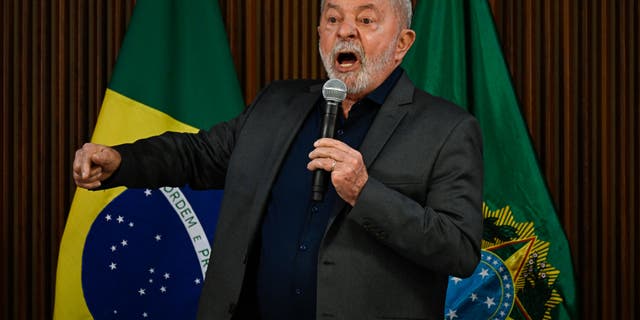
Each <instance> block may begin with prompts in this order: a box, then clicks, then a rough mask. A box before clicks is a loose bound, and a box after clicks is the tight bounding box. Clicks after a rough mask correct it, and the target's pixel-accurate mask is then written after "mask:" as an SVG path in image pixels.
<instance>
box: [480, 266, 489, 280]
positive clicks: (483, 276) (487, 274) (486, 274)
mask: <svg viewBox="0 0 640 320" xmlns="http://www.w3.org/2000/svg"><path fill="white" fill-rule="evenodd" d="M478 275H479V276H481V277H482V279H483V280H484V278H486V277H488V276H489V269H482V271H481V272H480V273H478Z"/></svg>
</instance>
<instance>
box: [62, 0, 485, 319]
mask: <svg viewBox="0 0 640 320" xmlns="http://www.w3.org/2000/svg"><path fill="white" fill-rule="evenodd" d="M321 6H322V8H321V9H322V10H321V12H322V13H321V17H320V25H319V26H318V34H319V39H320V41H319V47H320V55H321V57H322V61H323V63H324V66H325V68H326V71H327V74H328V75H329V77H330V78H332V79H338V80H340V81H342V82H343V83H344V84H346V90H345V94H346V95H345V96H344V97H343V98H344V100H342V101H341V108H340V109H338V112H337V114H336V115H335V118H336V120H335V124H334V125H333V126H332V127H331V128H332V130H331V131H332V132H331V135H329V136H331V137H333V138H327V137H323V136H322V135H321V134H320V132H321V131H322V130H321V129H322V128H323V123H324V120H323V118H324V117H325V109H326V108H325V107H326V105H327V103H325V100H324V99H323V96H322V94H321V91H322V87H323V86H322V84H323V81H310V80H291V81H279V82H275V83H272V84H270V85H269V86H267V87H266V88H265V89H263V90H262V92H261V93H260V94H259V95H258V97H257V98H256V99H255V100H254V101H253V103H252V104H251V105H250V106H249V107H247V108H246V110H245V111H244V112H243V113H242V114H241V115H239V116H238V117H237V118H235V119H233V120H231V121H229V122H225V123H220V124H217V125H215V126H213V127H212V128H211V129H210V130H208V131H200V132H199V133H196V134H187V133H173V132H168V133H165V134H162V135H160V136H156V137H151V138H148V139H143V140H139V141H136V142H135V143H132V144H124V145H118V146H113V147H108V146H103V145H97V144H91V143H87V144H85V145H84V146H83V147H82V148H81V149H79V150H78V151H77V152H76V157H75V160H74V164H73V176H74V179H75V182H76V184H77V185H78V186H80V187H84V188H87V189H104V188H111V187H115V186H127V187H160V186H182V185H185V184H189V185H190V186H191V187H193V188H218V189H219V188H223V189H224V190H225V193H224V200H223V203H222V207H221V209H220V210H221V211H220V217H219V221H218V224H217V230H216V239H215V242H214V245H213V253H212V260H211V262H210V264H209V267H208V270H207V278H206V282H205V286H204V288H203V291H202V296H201V298H200V305H199V311H198V317H199V318H200V319H216V320H217V319H265V320H266V319H442V318H443V317H444V314H443V313H444V303H445V296H446V289H447V277H448V276H449V275H455V276H458V277H464V276H467V275H469V274H470V273H471V272H472V271H473V270H474V268H475V266H476V264H477V263H478V260H479V256H480V241H481V233H482V214H481V204H482V175H483V174H482V167H483V165H482V143H481V139H480V129H479V127H478V124H477V122H476V120H475V119H474V118H473V117H472V116H471V115H469V114H468V113H466V112H465V111H464V110H463V109H461V108H459V107H457V106H455V105H452V104H451V103H449V102H446V101H444V100H442V99H439V98H436V97H433V96H431V95H429V94H428V93H425V92H423V91H421V90H419V89H416V88H415V87H414V85H413V84H412V83H411V81H410V80H409V78H408V77H407V75H406V74H405V72H404V71H403V70H402V68H401V67H400V63H401V62H402V59H403V58H404V56H405V54H406V53H407V51H408V50H409V48H411V45H412V44H413V42H414V39H415V32H414V31H413V30H411V29H409V28H410V23H411V15H412V10H411V1H410V0H324V1H322V4H321ZM212 107H215V106H212ZM334 127H335V128H334ZM321 137H323V138H321ZM318 171H319V172H326V173H324V174H325V175H326V176H327V178H328V179H327V180H328V181H329V182H328V183H327V184H326V187H325V189H324V190H322V192H323V196H322V197H320V198H316V197H312V180H314V172H318Z"/></svg>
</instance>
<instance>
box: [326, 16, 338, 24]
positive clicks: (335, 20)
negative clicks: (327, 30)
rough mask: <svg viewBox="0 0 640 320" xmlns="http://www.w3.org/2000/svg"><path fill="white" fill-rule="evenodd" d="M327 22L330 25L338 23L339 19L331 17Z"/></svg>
mask: <svg viewBox="0 0 640 320" xmlns="http://www.w3.org/2000/svg"><path fill="white" fill-rule="evenodd" d="M327 21H329V23H336V22H338V18H336V17H329V18H328V19H327Z"/></svg>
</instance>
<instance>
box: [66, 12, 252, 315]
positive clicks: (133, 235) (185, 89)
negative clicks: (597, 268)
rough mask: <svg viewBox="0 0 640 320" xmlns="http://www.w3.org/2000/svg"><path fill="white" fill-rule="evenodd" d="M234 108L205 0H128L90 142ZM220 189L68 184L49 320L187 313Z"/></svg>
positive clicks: (224, 46) (198, 284)
mask: <svg viewBox="0 0 640 320" xmlns="http://www.w3.org/2000/svg"><path fill="white" fill-rule="evenodd" d="M242 108H243V102H242V97H241V92H240V89H239V85H238V80H237V78H236V74H235V71H234V68H233V62H232V59H231V55H230V52H229V47H228V41H227V37H226V33H225V29H224V25H223V23H222V19H221V16H220V12H219V8H218V4H217V1H214V0H189V1H182V0H138V1H137V2H136V7H135V10H134V13H133V16H132V18H131V21H130V24H129V27H128V30H127V34H126V37H125V39H124V42H123V44H122V48H121V50H120V53H119V57H118V60H117V63H116V66H115V70H114V72H113V77H112V79H111V82H110V84H109V88H108V89H107V90H106V93H105V98H104V101H103V104H102V109H101V111H100V115H99V117H98V122H97V124H96V127H95V131H94V134H93V137H92V139H91V140H92V142H95V143H99V144H106V145H114V144H121V143H127V142H132V141H135V140H137V139H140V138H145V137H149V136H152V135H157V134H160V133H163V132H165V131H181V132H196V131H198V130H199V129H207V128H209V127H210V126H211V125H213V124H215V123H217V122H220V121H224V120H228V119H230V118H232V117H233V116H234V115H236V114H238V113H239V112H240V111H241V109H242ZM220 199H221V192H220V191H198V192H196V191H192V190H190V189H189V188H188V186H186V187H184V188H169V187H166V188H160V189H154V190H151V189H125V188H115V189H111V190H105V191H87V190H84V189H78V190H76V194H75V197H74V200H73V203H72V206H71V210H70V213H69V218H68V220H67V225H66V228H65V231H64V235H63V238H62V243H61V245H60V252H59V259H58V270H57V279H56V292H55V310H54V319H60V320H63V319H64V320H66V319H145V318H149V319H195V315H196V310H197V303H198V298H199V296H200V291H201V288H202V284H203V281H204V276H205V271H206V268H207V263H208V261H209V258H210V257H209V255H210V252H211V249H210V248H211V242H212V241H213V235H214V231H215V223H216V220H217V210H218V208H219V203H220Z"/></svg>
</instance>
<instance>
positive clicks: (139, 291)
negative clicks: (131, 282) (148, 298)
mask: <svg viewBox="0 0 640 320" xmlns="http://www.w3.org/2000/svg"><path fill="white" fill-rule="evenodd" d="M144 291H145V290H144V289H142V288H140V290H138V293H139V294H140V295H141V296H143V295H145V292H144Z"/></svg>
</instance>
